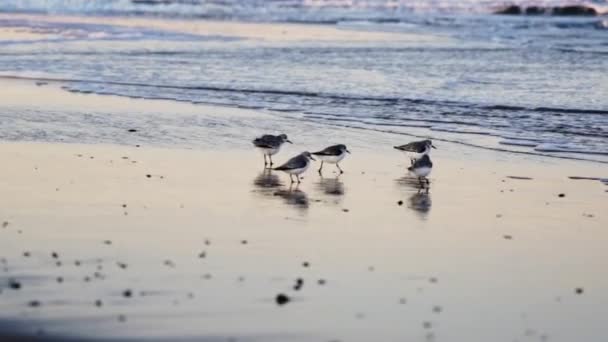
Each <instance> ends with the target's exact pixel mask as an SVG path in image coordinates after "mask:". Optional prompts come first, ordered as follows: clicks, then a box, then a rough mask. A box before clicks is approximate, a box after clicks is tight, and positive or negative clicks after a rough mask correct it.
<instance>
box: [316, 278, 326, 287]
mask: <svg viewBox="0 0 608 342" xmlns="http://www.w3.org/2000/svg"><path fill="white" fill-rule="evenodd" d="M317 284H319V285H321V286H323V285H325V284H327V280H325V279H319V280H317Z"/></svg>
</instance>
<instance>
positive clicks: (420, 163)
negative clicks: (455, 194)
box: [407, 154, 433, 185]
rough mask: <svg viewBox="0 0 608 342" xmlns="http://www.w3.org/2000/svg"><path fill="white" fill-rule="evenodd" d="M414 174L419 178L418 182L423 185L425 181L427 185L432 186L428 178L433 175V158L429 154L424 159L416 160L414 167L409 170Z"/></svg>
mask: <svg viewBox="0 0 608 342" xmlns="http://www.w3.org/2000/svg"><path fill="white" fill-rule="evenodd" d="M407 169H408V170H409V171H410V172H411V173H412V174H414V175H415V176H416V177H418V182H420V184H421V185H422V184H423V181H426V184H427V185H428V184H430V182H429V179H428V178H427V176H428V175H429V174H430V173H431V171H432V169H433V162H432V161H431V157H429V155H428V154H425V155H424V156H422V158H420V159H418V160H416V161H415V162H414V163H413V164H412V166H410V167H408V168H407Z"/></svg>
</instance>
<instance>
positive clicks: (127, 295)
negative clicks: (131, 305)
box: [122, 289, 133, 298]
mask: <svg viewBox="0 0 608 342" xmlns="http://www.w3.org/2000/svg"><path fill="white" fill-rule="evenodd" d="M122 296H123V297H125V298H131V297H132V296H133V291H131V290H129V289H127V290H124V291H123V292H122Z"/></svg>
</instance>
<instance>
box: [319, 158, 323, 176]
mask: <svg viewBox="0 0 608 342" xmlns="http://www.w3.org/2000/svg"><path fill="white" fill-rule="evenodd" d="M321 170H323V161H322V160H321V167H320V168H319V174H321Z"/></svg>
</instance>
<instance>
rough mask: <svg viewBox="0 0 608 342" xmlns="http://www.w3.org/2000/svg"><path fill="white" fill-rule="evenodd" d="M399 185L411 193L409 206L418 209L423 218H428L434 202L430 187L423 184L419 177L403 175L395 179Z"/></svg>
mask: <svg viewBox="0 0 608 342" xmlns="http://www.w3.org/2000/svg"><path fill="white" fill-rule="evenodd" d="M395 182H396V183H397V185H398V186H400V187H401V188H404V189H405V190H406V191H407V192H408V193H409V194H410V196H409V198H408V204H407V206H408V208H410V209H412V210H414V211H416V212H417V213H418V214H419V216H420V217H421V218H423V219H424V218H426V216H427V215H428V213H429V212H430V211H431V206H432V204H433V202H432V200H431V194H430V193H429V190H430V188H429V187H425V186H421V185H420V182H419V181H418V179H417V178H414V177H407V176H406V177H401V178H398V179H396V180H395Z"/></svg>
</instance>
